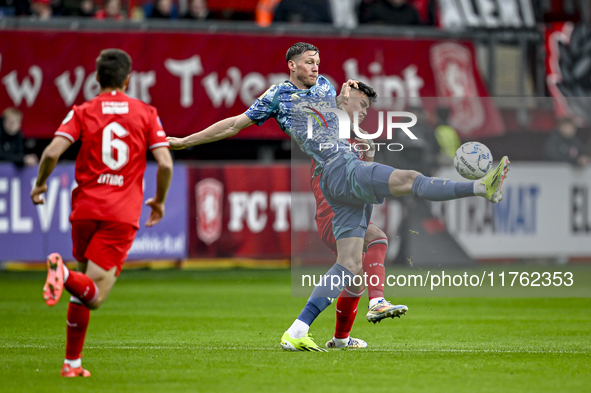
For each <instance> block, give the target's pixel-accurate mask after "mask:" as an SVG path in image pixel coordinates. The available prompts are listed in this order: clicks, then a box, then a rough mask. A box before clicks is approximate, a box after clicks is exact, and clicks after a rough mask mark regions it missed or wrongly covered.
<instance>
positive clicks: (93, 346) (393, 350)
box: [0, 344, 591, 354]
mask: <svg viewBox="0 0 591 393" xmlns="http://www.w3.org/2000/svg"><path fill="white" fill-rule="evenodd" d="M0 348H7V349H19V348H38V349H50V348H52V347H50V346H47V345H30V344H24V345H10V344H8V345H0ZM85 348H87V349H129V350H141V349H155V350H160V349H171V350H179V349H201V350H206V351H223V350H228V351H248V350H250V351H279V350H281V348H280V347H273V348H263V347H199V346H174V347H166V346H130V345H100V346H96V345H88V346H85ZM359 352H444V353H493V354H494V353H530V354H589V353H591V349H589V350H583V351H574V350H554V349H549V350H539V349H454V348H451V349H425V348H416V349H390V348H363V349H360V350H359Z"/></svg>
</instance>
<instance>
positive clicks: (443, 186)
mask: <svg viewBox="0 0 591 393" xmlns="http://www.w3.org/2000/svg"><path fill="white" fill-rule="evenodd" d="M412 194H413V195H414V196H416V197H419V198H423V199H426V200H428V201H449V200H451V199H458V198H464V197H469V196H474V182H455V181H453V180H447V179H442V178H440V177H426V176H423V175H419V176H417V178H416V179H415V181H414V183H413V184H412Z"/></svg>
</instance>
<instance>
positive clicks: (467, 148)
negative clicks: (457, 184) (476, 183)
mask: <svg viewBox="0 0 591 393" xmlns="http://www.w3.org/2000/svg"><path fill="white" fill-rule="evenodd" d="M492 164H493V157H492V154H491V153H490V150H488V147H486V146H484V145H483V144H482V143H479V142H466V143H464V144H463V145H462V146H460V147H459V148H458V150H456V155H455V157H454V166H455V167H456V171H458V173H459V174H460V175H462V176H463V177H465V178H466V179H470V180H475V179H480V178H481V177H483V176H484V175H486V174H487V172H488V171H489V170H490V168H492Z"/></svg>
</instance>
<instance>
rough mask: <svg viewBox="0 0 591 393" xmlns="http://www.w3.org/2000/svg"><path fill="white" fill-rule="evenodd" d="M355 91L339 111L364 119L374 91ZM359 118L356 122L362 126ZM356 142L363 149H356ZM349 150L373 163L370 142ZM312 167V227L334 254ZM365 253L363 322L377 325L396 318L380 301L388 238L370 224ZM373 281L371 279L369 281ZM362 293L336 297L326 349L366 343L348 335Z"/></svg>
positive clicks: (328, 212)
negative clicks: (366, 303)
mask: <svg viewBox="0 0 591 393" xmlns="http://www.w3.org/2000/svg"><path fill="white" fill-rule="evenodd" d="M358 87H359V88H358V89H356V88H354V87H352V88H351V93H350V96H351V98H350V99H349V100H348V102H347V103H345V104H344V105H343V110H345V112H347V113H349V115H350V116H351V117H352V116H353V113H354V112H355V111H356V112H357V113H359V114H360V116H363V117H365V115H366V114H367V109H368V107H369V105H371V103H372V102H373V101H374V100H375V98H376V96H377V95H376V93H375V91H374V90H373V89H372V88H371V87H369V86H368V85H366V84H365V83H363V82H358ZM362 121H363V118H360V119H359V122H362ZM358 142H360V143H362V144H363V145H359V144H358ZM349 143H350V144H351V146H352V148H353V149H354V150H355V152H356V154H357V156H358V157H359V159H360V160H363V161H373V160H374V158H373V157H374V154H375V150H374V147H373V143H372V142H371V140H361V139H357V140H349ZM314 168H315V164H314V161H313V160H312V168H311V174H312V182H311V187H312V192H313V193H314V198H315V199H316V216H315V217H314V218H315V220H316V225H317V226H318V233H319V235H320V238H321V239H322V242H323V243H324V244H326V246H327V247H328V248H330V249H331V250H332V252H334V253H335V255H336V254H337V246H336V240H335V237H334V233H333V225H332V220H333V217H334V212H333V210H332V208H331V207H330V205H329V204H328V202H327V201H326V198H324V195H323V194H322V190H321V189H320V179H321V176H322V175H318V176H314ZM364 248H365V250H366V251H365V252H364V255H363V261H362V264H363V271H364V273H365V274H367V277H368V279H367V284H368V285H367V287H368V296H369V311H368V312H367V316H366V317H367V320H368V321H370V322H373V323H376V322H379V321H381V320H382V319H384V318H388V317H392V318H393V317H395V316H398V317H400V312H399V310H398V308H399V307H400V306H395V305H393V304H391V303H390V302H388V301H387V300H385V299H384V280H385V275H386V272H385V267H384V259H385V258H386V251H387V250H388V238H387V236H386V234H385V233H384V232H383V231H382V230H381V229H379V228H378V227H377V226H375V225H374V224H373V223H371V222H370V224H369V226H368V227H367V231H366V232H365V237H364ZM372 277H373V278H374V279H371V278H372ZM364 290H365V288H364V287H360V288H352V287H347V288H345V289H344V290H343V292H342V293H341V295H340V296H339V298H338V300H337V304H336V311H337V313H336V315H337V318H336V319H337V320H336V327H335V334H334V337H333V339H332V340H329V341H328V342H327V343H326V347H327V348H345V347H349V348H365V347H367V343H366V342H365V341H363V340H360V339H358V338H351V337H350V335H349V334H350V332H351V328H352V327H353V322H354V321H355V317H356V316H357V305H358V303H359V299H360V297H361V295H362V294H363V291H364Z"/></svg>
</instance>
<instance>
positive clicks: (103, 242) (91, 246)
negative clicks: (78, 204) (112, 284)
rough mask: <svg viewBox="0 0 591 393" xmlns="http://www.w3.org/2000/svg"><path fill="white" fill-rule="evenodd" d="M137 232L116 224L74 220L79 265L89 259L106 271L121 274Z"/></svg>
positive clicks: (73, 235)
mask: <svg viewBox="0 0 591 393" xmlns="http://www.w3.org/2000/svg"><path fill="white" fill-rule="evenodd" d="M136 232H137V229H136V228H135V227H134V226H132V225H130V224H124V223H121V222H114V221H96V220H72V243H73V248H72V254H73V255H74V258H76V260H77V261H78V262H83V263H86V262H88V261H89V260H91V261H92V262H94V263H96V264H97V265H98V266H100V267H101V268H103V269H105V270H111V269H112V268H113V267H117V273H116V274H117V276H118V275H119V273H120V272H121V268H122V267H123V263H124V262H125V259H126V258H127V253H128V252H129V249H130V248H131V244H132V243H133V239H135V234H136Z"/></svg>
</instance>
